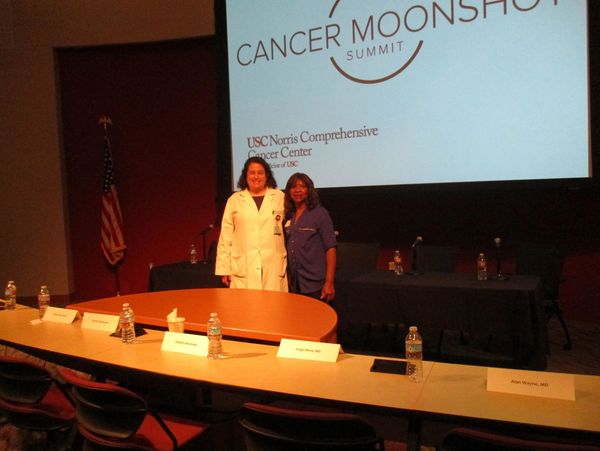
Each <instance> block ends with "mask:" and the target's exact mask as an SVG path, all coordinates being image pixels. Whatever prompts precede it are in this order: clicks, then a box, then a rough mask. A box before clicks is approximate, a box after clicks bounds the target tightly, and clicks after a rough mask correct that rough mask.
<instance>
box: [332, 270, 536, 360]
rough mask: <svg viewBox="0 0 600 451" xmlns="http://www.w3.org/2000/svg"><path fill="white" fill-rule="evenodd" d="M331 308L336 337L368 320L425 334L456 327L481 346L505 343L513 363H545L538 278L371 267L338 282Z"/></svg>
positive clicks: (432, 334) (367, 322)
mask: <svg viewBox="0 0 600 451" xmlns="http://www.w3.org/2000/svg"><path fill="white" fill-rule="evenodd" d="M336 308H337V310H338V315H339V329H338V332H339V335H340V337H342V338H343V337H344V333H345V332H348V331H351V330H352V329H356V328H360V327H363V326H364V325H368V324H371V323H374V322H375V323H377V322H380V323H399V324H403V325H405V326H406V327H408V326H410V325H416V326H419V328H420V329H421V330H423V332H424V333H427V332H430V334H428V335H429V336H430V337H432V336H433V337H435V336H436V335H437V334H439V333H440V332H441V331H457V332H459V333H460V334H462V335H463V336H464V337H469V339H470V340H471V342H472V343H473V344H475V345H477V346H480V347H481V348H482V349H483V348H484V347H485V346H488V345H490V343H492V341H493V344H495V345H500V344H502V345H505V346H506V347H508V348H509V350H510V353H511V354H512V357H513V360H514V362H517V365H518V366H523V367H526V368H531V369H544V368H545V367H546V350H547V329H546V320H545V313H544V305H543V299H542V293H541V287H540V279H539V278H538V277H534V276H516V275H515V276H511V277H510V278H509V279H508V280H504V281H500V280H493V279H491V280H487V281H478V280H477V279H476V278H475V275H474V274H465V273H425V274H421V275H418V276H411V275H403V276H396V275H395V274H394V273H393V272H392V271H373V272H370V273H367V274H363V275H359V276H355V277H352V278H346V279H345V280H341V281H338V282H337V301H336ZM401 338H403V337H400V339H401Z"/></svg>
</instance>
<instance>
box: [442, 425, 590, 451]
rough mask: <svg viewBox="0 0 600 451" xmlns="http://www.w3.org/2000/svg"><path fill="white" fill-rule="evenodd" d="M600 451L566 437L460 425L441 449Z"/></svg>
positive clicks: (448, 435)
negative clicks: (523, 433)
mask: <svg viewBox="0 0 600 451" xmlns="http://www.w3.org/2000/svg"><path fill="white" fill-rule="evenodd" d="M481 450H485V451H552V450H555V451H600V446H598V445H594V444H592V443H585V442H584V443H580V442H573V441H568V439H565V438H564V437H561V438H560V439H559V438H553V437H544V436H541V435H540V436H528V437H526V438H525V437H516V436H514V435H513V434H511V435H507V434H505V433H499V432H495V431H486V430H479V429H473V428H467V427H459V428H455V429H452V430H450V431H449V432H447V433H446V435H445V436H444V438H443V440H442V445H441V447H440V451H481Z"/></svg>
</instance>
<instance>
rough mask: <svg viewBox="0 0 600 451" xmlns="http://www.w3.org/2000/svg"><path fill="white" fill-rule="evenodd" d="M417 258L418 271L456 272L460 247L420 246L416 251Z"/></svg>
mask: <svg viewBox="0 0 600 451" xmlns="http://www.w3.org/2000/svg"><path fill="white" fill-rule="evenodd" d="M415 256H416V259H417V262H416V265H415V268H416V270H417V271H420V272H431V271H433V272H454V271H455V270H456V262H457V259H458V246H432V245H428V244H420V245H418V246H417V247H416V249H415Z"/></svg>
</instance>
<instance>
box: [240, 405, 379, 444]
mask: <svg viewBox="0 0 600 451" xmlns="http://www.w3.org/2000/svg"><path fill="white" fill-rule="evenodd" d="M240 424H241V426H242V430H243V432H244V441H245V443H246V448H247V450H248V451H271V450H281V449H285V450H290V451H296V450H298V451H299V450H303V451H309V450H327V449H336V450H380V449H383V440H382V439H381V438H379V437H378V436H377V433H376V432H375V430H374V429H373V428H372V427H371V425H369V424H368V423H367V422H366V421H364V420H363V419H362V418H361V417H359V416H356V415H351V414H344V413H330V412H313V411H305V410H295V409H287V408H281V407H274V406H269V405H264V404H257V403H246V404H244V406H243V407H242V412H241V418H240Z"/></svg>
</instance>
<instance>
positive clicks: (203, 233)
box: [200, 224, 215, 264]
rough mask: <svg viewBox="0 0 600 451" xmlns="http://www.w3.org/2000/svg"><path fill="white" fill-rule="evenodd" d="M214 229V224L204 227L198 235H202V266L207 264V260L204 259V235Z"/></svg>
mask: <svg viewBox="0 0 600 451" xmlns="http://www.w3.org/2000/svg"><path fill="white" fill-rule="evenodd" d="M214 228H215V225H214V224H209V225H207V226H206V227H204V229H202V231H201V232H200V235H202V263H204V264H206V263H208V260H207V259H206V234H207V232H208V231H209V230H212V229H214Z"/></svg>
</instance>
